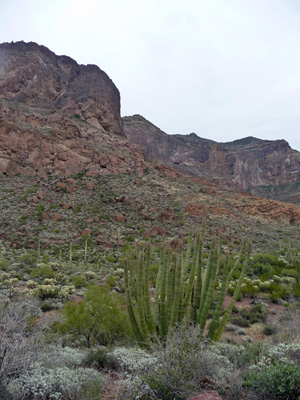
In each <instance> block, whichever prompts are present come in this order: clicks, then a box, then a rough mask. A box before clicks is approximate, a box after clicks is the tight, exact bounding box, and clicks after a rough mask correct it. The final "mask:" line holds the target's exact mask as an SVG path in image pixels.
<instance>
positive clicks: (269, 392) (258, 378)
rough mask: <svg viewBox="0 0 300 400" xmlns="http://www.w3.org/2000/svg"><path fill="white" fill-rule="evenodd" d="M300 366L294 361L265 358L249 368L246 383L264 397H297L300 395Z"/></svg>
mask: <svg viewBox="0 0 300 400" xmlns="http://www.w3.org/2000/svg"><path fill="white" fill-rule="evenodd" d="M299 382H300V368H299V367H298V366H297V365H295V364H292V363H288V362H280V361H275V362H273V363H272V362H271V361H270V360H268V359H265V360H264V361H263V362H260V363H258V364H257V365H255V366H253V367H252V368H250V369H249V371H248V372H247V374H246V378H245V380H244V384H245V386H246V387H248V388H249V389H250V390H251V391H252V392H254V393H255V394H256V395H258V396H261V397H262V398H264V399H270V400H274V399H282V400H286V399H290V400H293V399H295V400H296V399H297V398H298V396H299V395H300V385H299Z"/></svg>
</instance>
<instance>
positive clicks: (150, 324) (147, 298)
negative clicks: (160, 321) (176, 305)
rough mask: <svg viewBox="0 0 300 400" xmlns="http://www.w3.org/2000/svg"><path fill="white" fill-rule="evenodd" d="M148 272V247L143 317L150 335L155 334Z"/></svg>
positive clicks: (147, 250) (148, 252) (147, 249)
mask: <svg viewBox="0 0 300 400" xmlns="http://www.w3.org/2000/svg"><path fill="white" fill-rule="evenodd" d="M149 270H150V246H147V248H146V253H145V278H144V295H145V317H146V321H147V325H148V330H149V333H150V335H154V334H155V325H154V321H153V316H152V311H151V305H150V295H149Z"/></svg>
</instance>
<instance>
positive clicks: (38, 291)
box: [31, 285, 59, 300]
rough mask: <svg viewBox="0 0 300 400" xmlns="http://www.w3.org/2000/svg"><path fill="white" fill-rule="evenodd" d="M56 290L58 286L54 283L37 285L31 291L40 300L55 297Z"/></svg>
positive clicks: (57, 290)
mask: <svg viewBox="0 0 300 400" xmlns="http://www.w3.org/2000/svg"><path fill="white" fill-rule="evenodd" d="M58 292H59V287H58V286H54V285H39V286H37V287H36V288H35V289H32V291H31V293H32V295H33V296H36V297H38V298H39V299H41V300H45V299H49V298H53V297H56V296H57V295H58Z"/></svg>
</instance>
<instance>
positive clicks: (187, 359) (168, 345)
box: [146, 323, 242, 399]
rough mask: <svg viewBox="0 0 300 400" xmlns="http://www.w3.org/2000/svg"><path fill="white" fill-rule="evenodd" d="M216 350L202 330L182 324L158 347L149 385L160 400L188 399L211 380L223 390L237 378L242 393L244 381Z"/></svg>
mask: <svg viewBox="0 0 300 400" xmlns="http://www.w3.org/2000/svg"><path fill="white" fill-rule="evenodd" d="M213 347H214V346H211V345H210V344H209V342H208V341H207V340H204V339H203V337H202V332H201V330H200V329H199V327H197V326H196V327H194V326H189V325H187V324H185V323H184V324H181V325H178V326H177V327H176V328H175V329H171V330H170V333H169V334H168V336H167V338H166V341H165V343H163V344H160V345H158V346H155V347H154V354H155V356H156V358H157V360H158V363H157V368H156V369H155V370H153V371H151V372H150V373H149V374H148V376H147V378H146V382H147V383H148V384H149V386H150V388H151V389H152V390H153V392H154V393H155V394H156V395H157V397H158V398H159V399H185V398H188V397H189V396H190V395H191V394H193V393H195V392H199V391H200V390H201V389H203V388H204V387H205V383H206V382H208V381H210V382H211V383H213V384H214V386H215V388H216V389H218V390H223V389H224V388H225V386H226V385H228V384H229V382H230V381H231V382H232V383H233V381H234V379H232V378H233V376H234V375H235V377H236V379H235V387H236V390H237V387H238V386H239V387H240V389H239V390H241V388H242V383H241V382H242V381H241V378H240V377H239V378H237V374H236V371H234V366H233V365H232V364H231V362H230V361H229V360H228V358H227V357H226V356H225V355H223V354H218V353H216V352H214V351H213ZM222 387H223V389H222ZM238 395H239V393H238V392H237V396H238Z"/></svg>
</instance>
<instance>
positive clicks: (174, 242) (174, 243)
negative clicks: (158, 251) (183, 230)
mask: <svg viewBox="0 0 300 400" xmlns="http://www.w3.org/2000/svg"><path fill="white" fill-rule="evenodd" d="M183 244H184V241H183V240H181V239H173V240H172V241H171V243H170V246H171V247H172V248H173V249H174V250H178V249H179V246H183Z"/></svg>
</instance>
